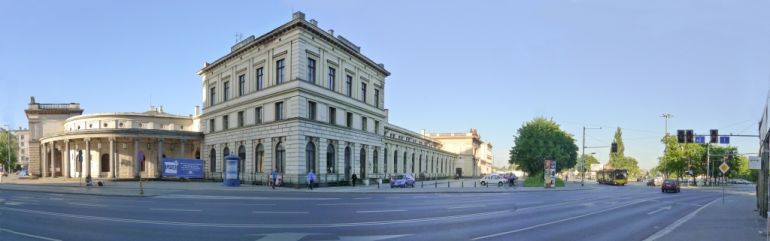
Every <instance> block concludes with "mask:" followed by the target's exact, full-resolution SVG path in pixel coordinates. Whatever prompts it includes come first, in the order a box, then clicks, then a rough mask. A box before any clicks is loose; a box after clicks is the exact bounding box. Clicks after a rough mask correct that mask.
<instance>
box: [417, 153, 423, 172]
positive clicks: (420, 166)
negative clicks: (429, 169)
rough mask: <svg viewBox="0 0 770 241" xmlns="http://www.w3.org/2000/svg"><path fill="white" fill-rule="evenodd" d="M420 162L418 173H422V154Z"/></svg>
mask: <svg viewBox="0 0 770 241" xmlns="http://www.w3.org/2000/svg"><path fill="white" fill-rule="evenodd" d="M418 161H419V163H417V172H418V173H422V154H420V159H419V160H418Z"/></svg>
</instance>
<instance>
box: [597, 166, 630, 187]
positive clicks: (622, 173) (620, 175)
mask: <svg viewBox="0 0 770 241" xmlns="http://www.w3.org/2000/svg"><path fill="white" fill-rule="evenodd" d="M596 180H597V181H598V182H599V183H601V184H609V185H620V186H624V185H626V183H628V171H627V170H625V169H605V170H601V171H597V172H596Z"/></svg>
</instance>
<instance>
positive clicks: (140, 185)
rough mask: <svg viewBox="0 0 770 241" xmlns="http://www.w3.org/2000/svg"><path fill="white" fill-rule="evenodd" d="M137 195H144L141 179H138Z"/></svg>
mask: <svg viewBox="0 0 770 241" xmlns="http://www.w3.org/2000/svg"><path fill="white" fill-rule="evenodd" d="M139 196H144V183H143V182H142V179H141V178H140V179H139Z"/></svg>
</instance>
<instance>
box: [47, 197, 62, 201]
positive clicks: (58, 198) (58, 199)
mask: <svg viewBox="0 0 770 241" xmlns="http://www.w3.org/2000/svg"><path fill="white" fill-rule="evenodd" d="M48 200H57V201H60V200H64V198H60V197H49V198H48Z"/></svg>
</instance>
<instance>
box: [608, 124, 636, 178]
mask: <svg viewBox="0 0 770 241" xmlns="http://www.w3.org/2000/svg"><path fill="white" fill-rule="evenodd" d="M612 142H614V143H616V144H617V146H618V151H617V152H615V153H612V152H610V160H609V161H608V164H609V166H611V167H613V168H616V169H626V170H627V171H628V174H630V175H631V176H638V175H639V163H638V162H637V161H636V158H633V157H630V156H625V150H626V147H625V145H624V144H623V132H622V131H621V130H620V127H618V129H616V130H615V137H614V138H613V140H612Z"/></svg>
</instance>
